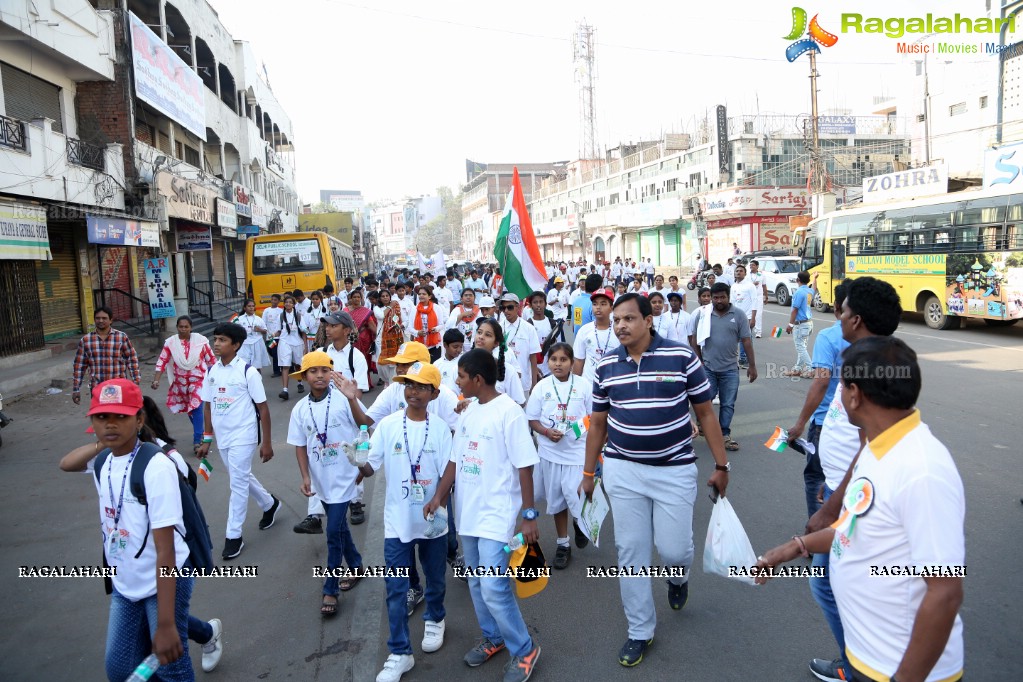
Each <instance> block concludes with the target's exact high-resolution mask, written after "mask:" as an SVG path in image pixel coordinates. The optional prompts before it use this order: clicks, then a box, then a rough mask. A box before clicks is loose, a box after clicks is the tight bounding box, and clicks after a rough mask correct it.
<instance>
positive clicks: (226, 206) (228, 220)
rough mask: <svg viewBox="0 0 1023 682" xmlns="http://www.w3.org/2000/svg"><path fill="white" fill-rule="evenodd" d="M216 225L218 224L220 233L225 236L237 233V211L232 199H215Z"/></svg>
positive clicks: (232, 235)
mask: <svg viewBox="0 0 1023 682" xmlns="http://www.w3.org/2000/svg"><path fill="white" fill-rule="evenodd" d="M217 225H220V233H221V234H223V235H224V236H225V237H234V236H236V235H237V234H238V213H237V211H236V209H235V207H234V202H233V201H227V200H226V199H220V198H218V199H217Z"/></svg>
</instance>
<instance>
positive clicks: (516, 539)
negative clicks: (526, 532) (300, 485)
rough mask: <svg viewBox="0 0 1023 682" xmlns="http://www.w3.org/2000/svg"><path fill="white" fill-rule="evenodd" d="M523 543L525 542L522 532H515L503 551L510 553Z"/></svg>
mask: <svg viewBox="0 0 1023 682" xmlns="http://www.w3.org/2000/svg"><path fill="white" fill-rule="evenodd" d="M524 544H526V541H525V539H523V537H522V533H516V534H515V535H513V536H512V539H511V540H509V541H508V544H507V545H505V546H504V551H505V552H506V553H508V554H511V553H512V552H514V551H515V550H517V549H518V548H520V547H522V546H523V545H524Z"/></svg>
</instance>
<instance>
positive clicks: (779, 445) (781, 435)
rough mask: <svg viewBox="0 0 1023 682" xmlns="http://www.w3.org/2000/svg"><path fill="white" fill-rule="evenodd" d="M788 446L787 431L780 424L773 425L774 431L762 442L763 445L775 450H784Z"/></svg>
mask: <svg viewBox="0 0 1023 682" xmlns="http://www.w3.org/2000/svg"><path fill="white" fill-rule="evenodd" d="M788 446H789V432H788V431H786V430H785V429H783V428H782V427H780V426H776V427H774V433H772V434H771V437H770V438H768V439H767V442H766V443H764V447H766V448H767V449H768V450H774V451H775V452H784V451H785V448H787V447H788Z"/></svg>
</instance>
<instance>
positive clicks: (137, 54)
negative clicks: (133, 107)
mask: <svg viewBox="0 0 1023 682" xmlns="http://www.w3.org/2000/svg"><path fill="white" fill-rule="evenodd" d="M128 16H129V19H130V21H131V53H132V62H133V63H134V67H135V93H136V94H137V95H138V97H139V99H140V100H142V101H143V102H145V103H147V104H149V105H151V106H153V107H154V108H155V109H156V110H157V111H159V112H160V113H162V114H165V115H166V116H167V117H168V118H171V119H174V120H175V121H177V122H178V123H180V124H181V125H182V126H184V127H185V128H186V129H187V130H188V131H189V132H190V133H192V134H193V135H195V136H196V137H198V138H199V139H200V140H203V141H204V142H205V141H206V86H205V85H203V82H202V79H201V78H200V77H199V74H197V73H196V72H195V71H193V70H192V67H191V65H189V64H186V63H185V61H184V60H183V59H181V57H179V56H178V55H177V53H175V52H174V50H172V49H171V48H170V47H168V45H167V43H165V42H163V41H162V40H161V39H160V36H158V35H156V34H155V33H153V32H152V31H151V30H150V29H149V27H148V26H146V24H145V22H143V21H142V20H141V19H139V18H138V17H137V16H135V14H134V13H132V12H129V13H128ZM179 42H180V41H179Z"/></svg>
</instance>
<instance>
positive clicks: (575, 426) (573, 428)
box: [568, 415, 590, 440]
mask: <svg viewBox="0 0 1023 682" xmlns="http://www.w3.org/2000/svg"><path fill="white" fill-rule="evenodd" d="M589 430H590V415H586V416H585V417H583V418H582V419H579V420H577V421H574V422H572V423H571V424H569V425H568V432H569V433H571V434H572V435H574V436H575V439H576V440H579V439H580V438H582V437H583V436H584V435H586V432H587V431H589Z"/></svg>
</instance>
